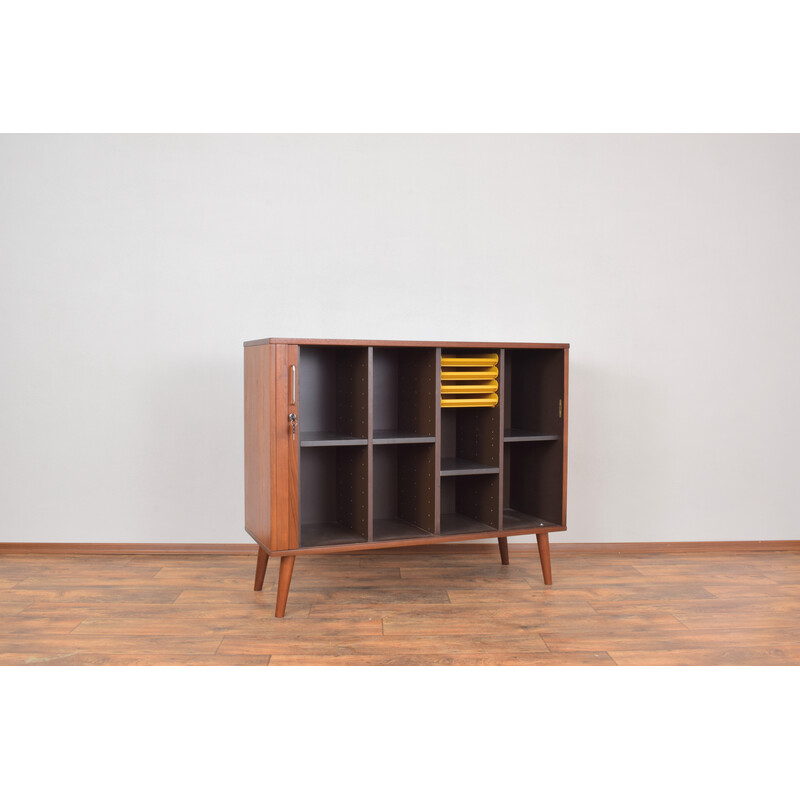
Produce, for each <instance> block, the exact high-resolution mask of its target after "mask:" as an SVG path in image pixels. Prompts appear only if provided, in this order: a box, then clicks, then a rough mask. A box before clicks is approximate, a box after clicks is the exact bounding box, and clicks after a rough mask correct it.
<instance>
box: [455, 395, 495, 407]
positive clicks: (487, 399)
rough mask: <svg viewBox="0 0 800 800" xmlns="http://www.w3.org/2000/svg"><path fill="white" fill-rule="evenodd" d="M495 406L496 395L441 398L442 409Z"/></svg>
mask: <svg viewBox="0 0 800 800" xmlns="http://www.w3.org/2000/svg"><path fill="white" fill-rule="evenodd" d="M496 405H497V395H496V394H480V395H474V396H473V397H443V398H442V408H477V407H479V406H488V407H494V406H496Z"/></svg>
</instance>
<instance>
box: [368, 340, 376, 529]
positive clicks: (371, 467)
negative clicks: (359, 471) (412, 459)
mask: <svg viewBox="0 0 800 800" xmlns="http://www.w3.org/2000/svg"><path fill="white" fill-rule="evenodd" d="M374 359H375V353H374V348H372V347H368V348H367V541H368V542H371V541H373V537H374V527H375V526H374V521H373V517H374V516H375V514H374V507H375V480H374V475H375V460H374V450H373V433H374V431H373V428H374V421H375V407H374V403H375V369H374V363H375V361H374Z"/></svg>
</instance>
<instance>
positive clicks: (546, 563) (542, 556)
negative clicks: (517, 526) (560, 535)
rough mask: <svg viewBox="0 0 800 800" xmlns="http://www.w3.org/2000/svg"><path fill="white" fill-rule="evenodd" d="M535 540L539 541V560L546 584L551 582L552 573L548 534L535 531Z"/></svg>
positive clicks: (548, 584)
mask: <svg viewBox="0 0 800 800" xmlns="http://www.w3.org/2000/svg"><path fill="white" fill-rule="evenodd" d="M536 541H537V542H538V543H539V561H541V562H542V577H543V578H544V582H545V584H546V585H547V586H550V584H552V583H553V575H552V573H551V572H550V535H549V534H547V533H537V534H536Z"/></svg>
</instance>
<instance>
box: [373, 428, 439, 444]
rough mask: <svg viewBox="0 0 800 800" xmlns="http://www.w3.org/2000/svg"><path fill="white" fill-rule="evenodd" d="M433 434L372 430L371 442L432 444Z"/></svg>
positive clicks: (434, 438) (433, 440) (434, 439)
mask: <svg viewBox="0 0 800 800" xmlns="http://www.w3.org/2000/svg"><path fill="white" fill-rule="evenodd" d="M435 441H436V437H435V436H424V435H423V434H421V433H410V432H408V431H388V430H383V431H374V432H373V434H372V443H373V444H433V443H434V442H435Z"/></svg>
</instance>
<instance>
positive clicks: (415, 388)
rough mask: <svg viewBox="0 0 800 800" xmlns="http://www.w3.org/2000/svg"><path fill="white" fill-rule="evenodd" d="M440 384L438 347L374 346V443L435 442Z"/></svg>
mask: <svg viewBox="0 0 800 800" xmlns="http://www.w3.org/2000/svg"><path fill="white" fill-rule="evenodd" d="M437 385H438V384H437V376H436V350H435V349H434V348H430V347H375V348H373V353H372V394H373V401H372V407H373V410H372V415H373V416H372V427H373V433H372V441H373V444H375V445H397V444H432V443H434V442H435V441H436V412H437V405H438V394H437Z"/></svg>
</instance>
